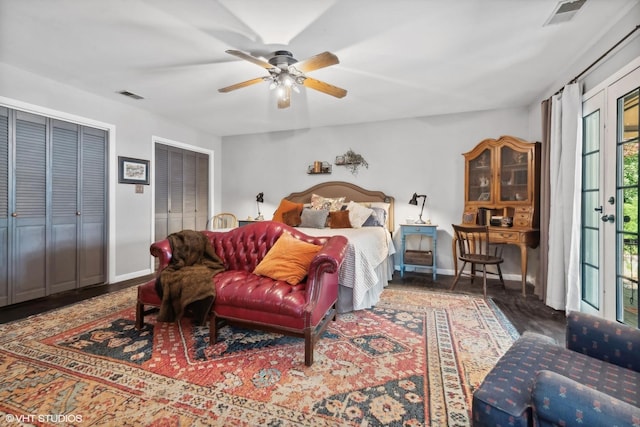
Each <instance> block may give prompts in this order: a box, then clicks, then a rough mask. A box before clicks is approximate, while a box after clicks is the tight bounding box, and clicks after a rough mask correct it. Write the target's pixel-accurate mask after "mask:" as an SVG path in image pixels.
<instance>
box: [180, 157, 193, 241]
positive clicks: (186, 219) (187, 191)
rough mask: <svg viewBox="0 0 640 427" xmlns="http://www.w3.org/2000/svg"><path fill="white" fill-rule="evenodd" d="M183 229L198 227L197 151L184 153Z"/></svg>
mask: <svg viewBox="0 0 640 427" xmlns="http://www.w3.org/2000/svg"><path fill="white" fill-rule="evenodd" d="M182 171H183V179H182V181H183V182H182V184H183V186H182V188H183V197H182V203H183V204H182V229H183V230H195V229H196V153H194V152H193V151H183V153H182Z"/></svg>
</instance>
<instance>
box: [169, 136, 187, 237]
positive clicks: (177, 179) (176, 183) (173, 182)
mask: <svg viewBox="0 0 640 427" xmlns="http://www.w3.org/2000/svg"><path fill="white" fill-rule="evenodd" d="M182 157H183V156H182V150H174V149H172V148H171V147H170V148H169V215H168V217H169V224H168V225H169V229H168V234H171V233H176V232H178V231H181V230H183V227H182V214H183V211H184V209H183V203H184V198H183V195H184V176H183V172H184V165H183V162H182Z"/></svg>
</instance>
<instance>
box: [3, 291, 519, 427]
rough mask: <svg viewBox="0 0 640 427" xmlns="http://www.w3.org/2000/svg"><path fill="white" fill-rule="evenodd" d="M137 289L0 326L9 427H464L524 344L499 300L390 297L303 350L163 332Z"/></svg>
mask: <svg viewBox="0 0 640 427" xmlns="http://www.w3.org/2000/svg"><path fill="white" fill-rule="evenodd" d="M135 300H136V289H135V287H134V288H128V289H125V290H122V291H119V292H115V293H112V294H109V295H106V296H102V297H97V298H93V299H91V300H87V301H85V302H82V303H78V304H75V305H72V306H68V307H64V308H62V309H59V310H55V311H53V312H49V313H45V314H41V315H36V316H32V317H29V318H28V319H25V320H22V321H18V322H14V323H9V324H4V325H0V383H1V384H2V386H1V388H0V417H1V418H2V419H3V421H4V422H3V423H2V425H6V426H12V425H23V424H28V425H51V426H60V425H77V426H116V425H117V426H143V425H144V426H147V425H162V426H207V425H224V426H236V425H240V426H258V425H260V426H301V425H306V426H314V427H315V426H375V425H384V426H429V425H430V426H468V425H470V424H471V421H470V420H471V397H472V393H473V391H474V389H475V388H477V387H478V386H479V385H480V383H481V382H482V380H483V378H484V377H485V375H486V374H487V373H488V372H489V370H490V369H491V367H492V366H493V365H494V364H495V363H496V361H497V360H498V359H499V358H500V356H501V355H502V354H504V352H506V350H507V349H508V348H509V347H510V346H511V344H512V342H513V341H514V340H515V339H516V338H517V332H516V331H515V329H514V328H513V326H512V325H511V324H510V323H509V321H508V320H507V319H506V318H505V317H504V315H503V314H502V313H501V312H500V310H499V309H498V308H497V307H496V306H495V305H494V304H493V302H492V301H490V300H484V299H483V298H481V297H476V296H470V295H456V294H448V293H437V292H429V291H416V290H401V289H387V290H385V292H384V293H383V295H382V300H381V301H380V303H379V304H378V305H377V306H376V307H375V308H373V309H370V310H362V311H357V312H353V313H348V314H342V315H339V316H338V320H337V321H335V322H332V323H331V325H330V327H329V328H328V329H327V331H326V333H325V334H324V336H323V337H322V339H321V340H320V341H319V342H318V343H317V345H316V348H315V361H314V364H313V365H312V366H310V367H306V366H305V365H304V343H303V340H302V339H299V338H292V337H286V336H281V335H277V334H269V333H264V332H260V331H253V330H245V329H239V328H231V327H229V326H226V327H224V328H223V329H221V331H220V337H219V342H218V343H216V344H215V345H211V346H209V345H208V339H209V337H208V332H209V329H208V327H207V326H204V327H194V326H192V324H191V321H190V319H183V320H182V322H181V323H180V324H172V323H155V313H151V314H149V315H147V316H146V318H145V322H146V324H145V328H144V329H143V330H141V331H137V330H136V329H135V328H134V321H135V308H134V306H135Z"/></svg>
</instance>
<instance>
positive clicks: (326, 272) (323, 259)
mask: <svg viewBox="0 0 640 427" xmlns="http://www.w3.org/2000/svg"><path fill="white" fill-rule="evenodd" d="M284 231H288V232H289V233H291V235H293V236H294V237H296V238H298V239H300V240H302V241H305V242H308V243H313V244H317V245H322V249H321V250H320V251H319V252H318V254H317V255H316V256H315V257H314V259H313V261H312V262H311V266H310V267H309V272H308V274H307V277H306V279H304V281H303V282H301V283H299V284H297V285H295V286H292V285H289V284H288V283H287V282H284V281H278V280H273V279H270V278H268V277H264V276H258V275H255V274H253V273H252V272H253V270H254V269H255V267H256V265H258V264H259V263H260V261H261V260H262V258H264V256H265V255H266V253H267V252H268V251H269V249H271V247H272V246H273V245H274V243H275V242H276V241H277V240H278V238H280V236H281V235H282V233H283V232H284ZM202 233H203V234H204V235H206V236H207V237H208V238H209V241H210V242H211V245H212V246H213V248H214V250H215V252H216V254H217V255H218V256H219V257H220V258H221V259H222V261H223V262H224V265H225V267H226V269H227V270H226V271H224V272H222V273H219V274H217V275H215V276H214V277H213V286H215V287H216V298H215V301H214V304H213V307H212V309H211V316H210V319H209V332H210V342H211V343H215V342H216V341H217V327H218V325H217V323H218V322H217V319H225V320H227V321H229V322H233V323H237V324H241V325H244V326H247V327H251V328H259V329H264V330H269V331H276V332H280V333H285V334H289V335H294V336H300V337H304V338H305V364H306V365H307V366H310V365H311V364H312V363H313V346H314V344H315V342H316V341H317V340H318V339H319V337H320V335H321V334H322V332H323V331H324V329H325V328H326V326H327V324H328V321H329V320H332V319H335V314H336V312H335V304H336V301H337V298H338V271H339V269H340V265H341V264H342V261H343V260H344V256H345V253H346V248H347V239H346V238H345V237H344V236H332V237H312V236H308V235H306V234H304V233H301V232H300V231H298V230H297V229H295V228H292V227H289V226H287V225H285V224H282V223H279V222H273V221H260V222H255V223H251V224H249V225H246V226H244V227H239V228H235V229H233V230H230V231H226V232H216V231H202ZM150 251H151V254H152V255H153V256H154V257H156V258H158V262H159V264H158V271H157V273H158V274H159V273H160V271H162V270H163V269H164V268H165V267H166V266H167V265H168V264H169V261H170V260H171V246H170V245H169V241H168V240H166V239H165V240H161V241H159V242H155V243H153V244H152V245H151V248H150ZM160 302H161V301H160V297H159V296H158V294H157V293H156V291H155V279H154V280H150V281H149V282H147V283H145V284H143V285H140V286H139V287H138V304H137V310H136V327H137V328H138V329H140V328H142V326H143V322H144V306H145V305H149V306H159V305H160Z"/></svg>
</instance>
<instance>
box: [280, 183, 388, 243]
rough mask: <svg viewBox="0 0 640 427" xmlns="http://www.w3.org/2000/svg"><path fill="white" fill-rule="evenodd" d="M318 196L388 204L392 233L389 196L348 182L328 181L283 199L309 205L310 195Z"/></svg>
mask: <svg viewBox="0 0 640 427" xmlns="http://www.w3.org/2000/svg"><path fill="white" fill-rule="evenodd" d="M312 194H318V195H320V196H323V197H332V198H333V197H343V196H344V197H345V201H351V200H352V201H354V202H360V203H361V202H381V203H389V212H388V216H387V224H386V225H387V229H388V230H389V231H391V232H393V227H394V225H395V222H394V219H393V203H394V199H393V197H391V196H388V195H386V194H384V193H383V192H382V191H372V190H365V189H364V188H362V187H359V186H357V185H355V184H352V183H350V182H344V181H329V182H323V183H321V184H317V185H314V186H313V187H310V188H307V189H306V190H303V191H299V192H296V193H291V194H289V195H288V196H287V197H285V199H287V200H289V201H292V202H296V203H310V202H311V195H312Z"/></svg>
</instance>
